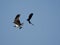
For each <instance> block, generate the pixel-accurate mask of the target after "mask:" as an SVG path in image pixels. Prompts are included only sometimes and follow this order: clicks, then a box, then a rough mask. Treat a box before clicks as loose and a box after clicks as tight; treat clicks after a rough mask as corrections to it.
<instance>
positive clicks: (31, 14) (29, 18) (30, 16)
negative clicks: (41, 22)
mask: <svg viewBox="0 0 60 45" xmlns="http://www.w3.org/2000/svg"><path fill="white" fill-rule="evenodd" d="M32 16H33V13H30V14H29V16H28V19H27V21H28V22H29V24H32V23H31V21H30V20H31V18H32ZM32 25H33V24H32Z"/></svg>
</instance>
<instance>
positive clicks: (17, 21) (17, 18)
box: [14, 14, 20, 25]
mask: <svg viewBox="0 0 60 45" xmlns="http://www.w3.org/2000/svg"><path fill="white" fill-rule="evenodd" d="M19 17H20V14H18V15H17V16H16V17H15V19H14V23H15V24H18V25H20V20H19Z"/></svg>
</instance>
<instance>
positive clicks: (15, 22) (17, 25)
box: [13, 14, 23, 29]
mask: <svg viewBox="0 0 60 45" xmlns="http://www.w3.org/2000/svg"><path fill="white" fill-rule="evenodd" d="M19 17H20V14H17V16H16V17H15V19H14V22H13V23H14V24H15V26H14V27H17V28H19V29H21V28H22V25H23V23H21V22H20V20H19Z"/></svg>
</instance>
